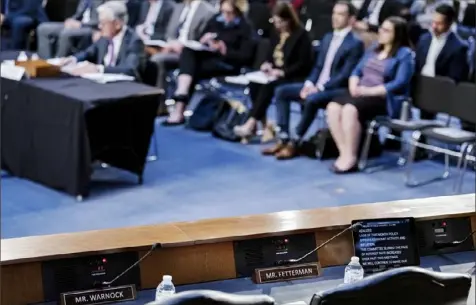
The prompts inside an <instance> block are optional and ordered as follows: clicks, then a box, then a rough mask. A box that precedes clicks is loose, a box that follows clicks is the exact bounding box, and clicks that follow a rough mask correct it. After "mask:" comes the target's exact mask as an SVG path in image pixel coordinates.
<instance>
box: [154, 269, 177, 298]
mask: <svg viewBox="0 0 476 305" xmlns="http://www.w3.org/2000/svg"><path fill="white" fill-rule="evenodd" d="M174 294H175V286H174V283H172V276H171V275H164V276H163V277H162V282H161V283H160V284H159V286H157V290H156V291H155V300H156V301H158V300H160V299H163V298H166V297H170V296H172V295H174Z"/></svg>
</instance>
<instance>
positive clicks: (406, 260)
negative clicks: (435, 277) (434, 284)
mask: <svg viewBox="0 0 476 305" xmlns="http://www.w3.org/2000/svg"><path fill="white" fill-rule="evenodd" d="M355 223H360V224H361V225H360V226H359V227H357V228H356V229H355V230H354V232H353V237H354V249H355V255H356V256H358V257H359V259H360V264H361V265H362V267H363V268H364V271H365V273H376V272H381V271H385V270H388V269H391V268H397V267H403V266H418V265H420V255H419V254H418V244H417V236H416V228H415V220H414V219H413V218H392V219H372V220H355V221H353V222H352V224H355Z"/></svg>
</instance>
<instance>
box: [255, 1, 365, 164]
mask: <svg viewBox="0 0 476 305" xmlns="http://www.w3.org/2000/svg"><path fill="white" fill-rule="evenodd" d="M355 15H356V9H355V7H354V6H353V5H352V4H350V3H349V2H347V1H339V2H337V3H336V4H335V5H334V9H333V12H332V26H333V28H334V32H333V33H329V34H327V35H326V36H324V38H323V39H322V41H321V50H320V52H319V57H318V58H317V61H316V63H315V66H314V69H313V70H312V72H311V74H310V75H309V77H308V79H307V80H306V81H305V82H304V83H293V84H285V85H282V86H280V87H278V88H276V91H275V99H276V107H277V119H278V121H277V123H278V126H279V128H280V134H279V138H280V141H279V143H278V144H277V145H275V146H273V147H270V148H266V149H264V150H263V151H262V153H263V155H273V156H275V157H276V158H277V159H279V160H284V159H290V158H293V157H296V156H297V155H298V154H299V144H300V142H301V140H302V138H303V137H304V135H305V134H306V132H307V130H308V129H309V127H310V126H311V124H312V122H313V121H314V118H315V116H316V114H317V112H318V110H319V108H325V107H326V105H327V103H329V102H330V101H331V100H332V99H333V98H334V97H336V96H339V95H341V94H344V93H345V92H346V90H347V81H348V78H349V76H350V74H351V73H352V70H353V69H354V68H355V66H356V65H357V63H358V61H359V59H360V57H361V56H362V54H363V52H364V44H363V42H362V41H361V40H360V39H359V38H357V36H356V35H355V34H353V33H352V24H353V22H354V21H355ZM299 100H301V101H303V103H304V108H303V112H302V117H301V120H300V122H299V124H298V126H297V128H296V134H295V135H291V134H290V133H291V132H290V130H289V121H290V108H291V102H292V101H299Z"/></svg>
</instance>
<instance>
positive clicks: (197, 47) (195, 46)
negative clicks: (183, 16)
mask: <svg viewBox="0 0 476 305" xmlns="http://www.w3.org/2000/svg"><path fill="white" fill-rule="evenodd" d="M182 43H183V45H184V46H185V47H187V48H189V49H192V50H194V51H212V50H211V49H210V48H209V47H208V46H206V45H203V44H201V43H200V42H198V41H195V40H186V41H183V42H182Z"/></svg>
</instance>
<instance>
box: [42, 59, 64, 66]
mask: <svg viewBox="0 0 476 305" xmlns="http://www.w3.org/2000/svg"><path fill="white" fill-rule="evenodd" d="M61 61H62V59H61V58H50V59H47V60H46V62H47V63H49V64H50V65H53V66H61Z"/></svg>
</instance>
